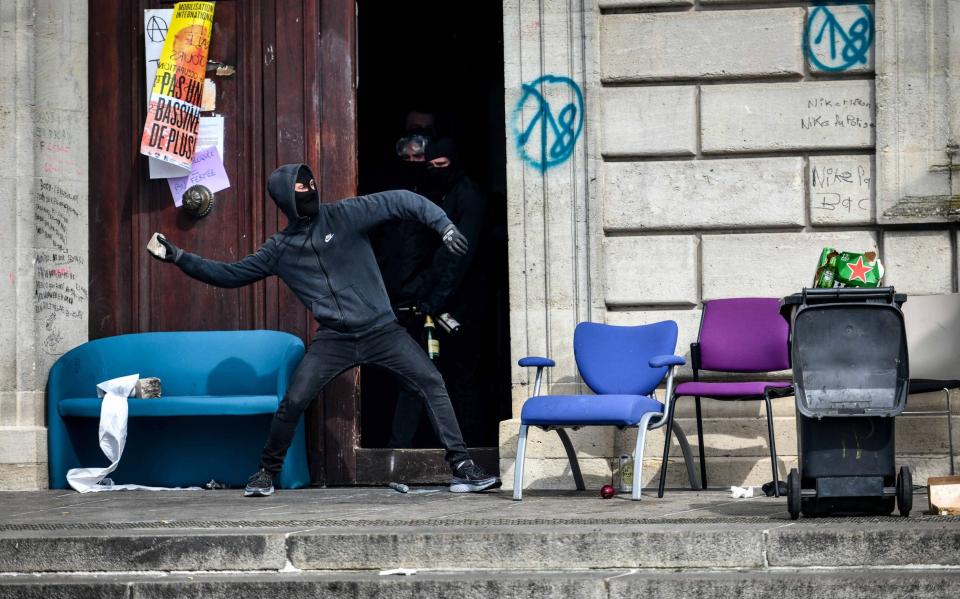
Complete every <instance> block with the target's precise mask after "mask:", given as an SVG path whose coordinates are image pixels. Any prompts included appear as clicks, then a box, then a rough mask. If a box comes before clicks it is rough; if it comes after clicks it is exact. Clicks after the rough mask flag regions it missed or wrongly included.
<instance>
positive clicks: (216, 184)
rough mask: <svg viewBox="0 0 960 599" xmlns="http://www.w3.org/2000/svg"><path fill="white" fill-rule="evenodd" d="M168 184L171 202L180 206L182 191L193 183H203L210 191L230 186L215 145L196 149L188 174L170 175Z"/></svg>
mask: <svg viewBox="0 0 960 599" xmlns="http://www.w3.org/2000/svg"><path fill="white" fill-rule="evenodd" d="M167 182H168V183H169V184H170V193H172V194H173V203H174V204H175V205H176V206H177V207H180V206H181V205H182V204H183V192H185V191H186V190H187V189H189V188H191V187H193V186H194V185H203V186H204V187H206V188H207V189H209V190H210V191H212V192H218V191H220V190H221V189H226V188H228V187H230V179H228V178H227V171H226V170H224V168H223V160H221V159H220V152H218V151H217V147H216V146H210V147H209V148H203V149H201V150H197V153H196V154H194V155H193V164H192V166H191V167H190V174H189V175H187V176H186V177H172V178H170V179H167Z"/></svg>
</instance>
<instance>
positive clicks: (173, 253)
mask: <svg viewBox="0 0 960 599" xmlns="http://www.w3.org/2000/svg"><path fill="white" fill-rule="evenodd" d="M157 241H158V242H159V243H160V245H162V246H163V249H164V250H165V252H164V256H163V258H161V257H159V256H157V255H156V254H154V253H153V252H150V255H151V256H153V257H154V258H156V259H157V260H161V261H163V262H176V261H177V258H179V257H180V254H182V253H183V250H181V249H180V248H178V247H177V246H175V245H173V244H172V243H170V241H169V240H168V239H167V238H166V237H164V236H163V235H157Z"/></svg>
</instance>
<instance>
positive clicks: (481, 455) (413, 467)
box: [356, 447, 500, 485]
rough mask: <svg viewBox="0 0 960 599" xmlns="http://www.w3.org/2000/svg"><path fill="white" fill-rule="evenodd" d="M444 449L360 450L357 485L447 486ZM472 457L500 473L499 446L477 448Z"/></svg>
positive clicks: (485, 468) (448, 479)
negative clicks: (403, 484)
mask: <svg viewBox="0 0 960 599" xmlns="http://www.w3.org/2000/svg"><path fill="white" fill-rule="evenodd" d="M443 456H444V450H442V449H369V448H366V447H364V448H361V449H358V450H357V480H356V482H357V484H361V485H385V484H387V483H389V482H398V483H405V484H412V485H445V484H448V483H449V482H450V467H449V466H448V465H447V462H446V460H444V458H443ZM470 457H471V458H473V461H474V462H475V463H477V464H478V465H479V466H480V467H482V468H483V469H484V470H486V471H487V472H490V473H492V474H499V472H500V452H499V450H498V449H497V448H496V447H473V448H471V449H470Z"/></svg>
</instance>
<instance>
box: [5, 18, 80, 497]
mask: <svg viewBox="0 0 960 599" xmlns="http://www.w3.org/2000/svg"><path fill="white" fill-rule="evenodd" d="M87 98H88V94H87V3H86V2H61V1H59V0H4V2H2V3H0V140H2V141H0V490H10V489H36V488H45V487H46V486H47V464H46V461H47V440H46V429H45V426H44V389H45V387H46V381H47V373H48V371H49V369H50V366H51V365H52V364H53V362H54V361H55V360H56V359H57V357H59V356H60V355H61V354H62V353H63V352H65V351H66V350H68V349H70V348H71V347H74V346H75V345H78V344H80V343H82V342H84V341H86V338H87V291H88V289H87V281H88V276H87V273H88V264H87V247H88V244H87V203H88V193H87V110H88V104H87Z"/></svg>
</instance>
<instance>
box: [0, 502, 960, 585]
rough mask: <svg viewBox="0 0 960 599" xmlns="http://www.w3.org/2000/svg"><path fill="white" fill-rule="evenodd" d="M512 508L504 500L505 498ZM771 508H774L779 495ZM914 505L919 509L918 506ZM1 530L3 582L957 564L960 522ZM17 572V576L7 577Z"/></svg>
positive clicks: (777, 518) (755, 520)
mask: <svg viewBox="0 0 960 599" xmlns="http://www.w3.org/2000/svg"><path fill="white" fill-rule="evenodd" d="M508 505H509V504H508ZM771 507H772V508H773V509H774V510H778V509H779V508H780V507H781V506H780V505H779V504H777V505H773V503H771ZM918 511H919V510H918ZM157 526H158V527H157V528H155V529H151V528H147V527H145V526H143V525H141V526H140V527H139V528H116V529H111V528H90V529H87V528H74V529H66V530H63V529H56V528H52V529H47V528H39V529H37V528H30V527H25V528H23V529H20V530H17V529H9V528H8V530H6V531H5V532H4V533H3V534H2V536H0V581H8V580H15V579H18V578H19V576H23V575H29V574H31V573H44V572H47V573H70V572H77V573H83V572H118V573H122V572H133V571H137V572H182V571H186V572H216V571H235V572H249V571H274V572H276V571H280V570H284V569H291V568H293V569H297V570H302V571H320V570H324V571H327V570H335V571H338V570H381V569H389V568H396V567H407V568H426V569H467V570H472V569H477V570H479V569H496V570H533V569H547V570H549V569H555V570H562V569H566V568H570V567H571V565H576V567H577V568H589V569H634V568H679V569H691V568H744V569H768V568H810V567H817V568H841V567H849V568H864V567H881V566H882V567H900V566H904V565H910V566H913V567H957V566H960V519H957V518H946V519H945V518H934V517H924V516H912V517H910V518H889V517H888V518H842V519H832V518H831V519H809V518H803V519H801V520H799V521H797V522H792V521H790V520H787V519H785V515H783V514H780V513H779V511H778V512H777V513H776V514H774V515H773V516H763V517H740V518H726V519H716V518H714V519H696V518H692V519H691V518H686V519H685V518H680V517H674V518H660V519H651V520H637V519H633V518H623V519H620V520H596V519H590V518H581V519H566V520H550V519H543V520H538V519H530V518H525V519H517V520H499V519H488V520H477V521H472V522H463V521H460V522H458V521H456V520H452V521H449V522H445V521H442V520H441V521H436V520H433V521H422V522H418V521H406V522H401V523H399V525H394V526H390V525H385V524H384V523H383V522H370V523H368V524H367V525H364V523H363V522H360V521H358V522H355V523H351V524H349V525H342V526H329V525H327V526H324V525H320V526H313V527H311V526H301V527H296V526H275V527H269V528H235V527H227V528H223V527H221V528H215V529H204V528H198V529H184V528H172V529H168V528H161V526H163V524H162V523H159V524H158V525H157ZM13 574H16V575H18V576H11V575H13Z"/></svg>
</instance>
